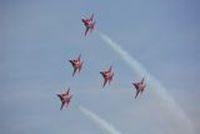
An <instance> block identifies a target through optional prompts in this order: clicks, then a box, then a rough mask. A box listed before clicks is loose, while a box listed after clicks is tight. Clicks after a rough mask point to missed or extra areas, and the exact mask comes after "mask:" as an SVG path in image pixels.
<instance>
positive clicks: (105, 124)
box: [79, 106, 121, 134]
mask: <svg viewBox="0 0 200 134" xmlns="http://www.w3.org/2000/svg"><path fill="white" fill-rule="evenodd" d="M79 109H80V111H81V112H82V113H83V114H84V115H85V116H87V117H88V118H89V119H91V120H92V121H94V122H95V123H96V124H97V125H98V126H99V127H101V128H102V129H103V130H104V131H105V132H107V133H108V134H121V133H120V132H119V131H118V130H116V129H115V128H114V127H113V125H112V124H110V123H108V122H106V121H105V120H104V119H102V118H101V117H99V116H97V115H96V114H95V113H93V112H91V111H89V110H88V109H86V108H85V107H83V106H79Z"/></svg>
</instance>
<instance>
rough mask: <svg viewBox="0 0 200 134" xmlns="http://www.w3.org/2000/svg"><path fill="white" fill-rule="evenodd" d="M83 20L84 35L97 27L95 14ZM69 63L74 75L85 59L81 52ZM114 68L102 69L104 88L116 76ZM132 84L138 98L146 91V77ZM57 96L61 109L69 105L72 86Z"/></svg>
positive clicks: (78, 71)
mask: <svg viewBox="0 0 200 134" xmlns="http://www.w3.org/2000/svg"><path fill="white" fill-rule="evenodd" d="M82 22H83V24H84V26H85V34H84V35H85V36H87V34H88V32H89V31H90V33H91V32H92V31H93V30H94V28H95V24H96V21H95V20H94V14H92V15H91V16H90V17H86V18H82ZM69 63H70V64H71V65H72V67H73V72H72V76H73V77H74V76H75V74H77V73H78V74H79V73H80V72H81V69H82V67H83V63H84V62H83V60H81V54H80V55H79V56H78V57H76V58H73V59H70V60H69ZM112 68H113V67H112V66H110V67H109V68H108V69H106V70H103V71H100V74H101V75H102V77H103V79H104V82H103V85H102V88H104V87H105V86H106V85H107V83H108V84H109V85H110V84H111V82H112V80H113V77H114V71H113V69H112ZM132 84H133V87H134V88H135V90H136V94H135V99H136V98H137V97H138V95H139V94H140V95H142V93H143V92H144V89H145V87H146V84H145V79H144V77H143V78H142V80H141V81H138V82H133V83H132ZM57 96H58V98H59V99H60V101H61V106H60V110H62V109H63V107H64V106H66V107H68V105H69V103H70V102H71V99H72V96H73V95H72V94H71V93H70V88H68V89H67V90H66V91H64V92H63V93H60V94H57Z"/></svg>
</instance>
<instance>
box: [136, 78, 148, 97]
mask: <svg viewBox="0 0 200 134" xmlns="http://www.w3.org/2000/svg"><path fill="white" fill-rule="evenodd" d="M133 86H134V87H135V89H136V94H135V99H136V98H137V96H138V95H139V93H140V95H141V94H142V93H143V91H144V88H145V87H146V85H145V83H144V78H142V80H141V81H140V82H136V83H133Z"/></svg>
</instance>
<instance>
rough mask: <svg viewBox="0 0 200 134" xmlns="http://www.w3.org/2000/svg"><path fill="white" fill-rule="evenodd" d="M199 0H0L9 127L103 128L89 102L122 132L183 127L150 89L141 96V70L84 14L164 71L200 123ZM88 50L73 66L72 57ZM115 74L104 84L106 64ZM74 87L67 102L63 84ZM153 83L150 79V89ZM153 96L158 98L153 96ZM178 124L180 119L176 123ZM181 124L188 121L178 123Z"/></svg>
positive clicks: (151, 133) (23, 130)
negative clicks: (89, 29) (78, 66)
mask: <svg viewBox="0 0 200 134" xmlns="http://www.w3.org/2000/svg"><path fill="white" fill-rule="evenodd" d="M199 4H200V2H199V1H198V0H190V1H189V0H179V1H178V0H177V1H175V0H168V1H164V0H152V1H149V0H126V1H124V0H118V1H116V0H110V1H108V0H101V1H89V0H55V1H53V0H35V1H31V0H1V1H0V64H1V66H0V74H1V75H0V107H1V109H0V113H1V116H0V120H1V122H0V130H1V132H2V133H4V134H12V133H15V134H35V133H39V134H43V133H49V134H55V133H59V134H66V133H67V134H68V133H69V134H89V133H92V134H101V133H102V131H101V129H99V128H98V127H97V126H96V125H95V124H94V123H93V122H91V121H90V120H88V119H87V118H86V117H85V116H84V115H83V114H82V113H81V112H80V111H79V110H78V109H77V106H78V105H83V106H86V107H87V108H88V109H91V110H92V111H93V112H95V113H96V114H97V115H100V117H103V118H104V119H105V120H107V121H108V122H110V123H112V124H113V126H115V128H117V129H118V130H120V132H122V133H123V134H134V133H136V134H146V133H147V132H148V134H160V133H162V134H169V133H171V134H177V131H176V129H175V128H174V127H172V124H173V121H172V120H170V118H167V117H168V116H167V115H166V113H161V112H160V111H158V110H157V109H156V105H157V104H159V102H154V101H153V96H151V93H150V91H148V88H147V89H146V90H147V91H146V92H145V93H144V95H143V96H141V97H139V98H138V99H137V100H135V99H134V94H135V90H134V89H133V88H132V85H131V82H133V81H135V80H138V79H139V78H138V77H137V76H135V74H134V73H133V72H132V71H131V70H130V68H129V67H127V65H126V64H125V63H124V61H123V60H121V59H120V58H119V57H118V56H117V55H116V54H115V53H114V52H113V51H112V50H111V49H109V48H108V47H107V46H106V45H105V42H104V41H102V39H101V38H100V37H99V36H98V35H97V33H96V32H95V31H94V32H93V33H92V34H89V35H88V36H87V37H84V30H85V29H84V26H83V24H82V22H81V18H82V17H84V16H88V15H90V14H92V13H94V14H95V19H96V22H97V23H96V29H95V30H96V31H101V32H104V33H106V34H107V35H108V36H109V37H111V38H112V39H113V40H115V41H116V42H118V43H119V44H120V45H121V46H123V48H124V49H125V50H127V51H128V52H129V53H130V54H131V55H132V56H134V57H135V58H137V60H138V61H140V62H141V63H142V64H143V65H144V66H145V68H146V69H147V70H148V71H149V72H150V73H151V74H152V75H154V76H155V77H156V78H157V79H158V80H160V81H161V82H162V83H163V85H164V86H165V87H166V88H167V91H168V93H169V94H171V95H172V96H173V97H174V99H175V101H176V102H177V103H178V104H180V106H181V107H182V109H183V110H184V111H185V113H186V114H187V115H188V117H189V118H190V119H191V121H192V123H193V125H194V128H195V131H196V133H200V107H199V101H200V99H199V96H200V86H199V80H200V73H199V72H200V62H199V59H200V45H199V44H200V38H199V37H200V9H199ZM80 53H81V54H82V57H83V59H84V63H85V64H84V67H83V70H82V71H81V73H80V75H79V76H75V77H74V78H73V77H72V76H71V74H72V67H71V65H70V64H69V63H68V59H69V58H72V57H76V56H78V55H79V54H80ZM110 65H113V67H114V71H115V78H114V81H113V83H112V84H111V86H106V87H105V88H104V89H102V82H103V79H102V77H101V76H100V74H99V71H101V70H102V69H105V68H108V67H109V66H110ZM67 87H70V88H71V89H72V93H73V94H74V97H73V99H72V103H71V104H70V106H69V108H68V109H63V111H60V110H59V108H60V102H59V99H58V98H57V96H56V94H57V93H59V92H62V91H63V90H64V88H67ZM149 90H150V89H149ZM151 100H152V101H151ZM178 129H179V128H177V130H178ZM178 132H180V131H178Z"/></svg>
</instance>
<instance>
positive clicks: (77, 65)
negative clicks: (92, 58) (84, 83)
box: [69, 55, 83, 76]
mask: <svg viewBox="0 0 200 134" xmlns="http://www.w3.org/2000/svg"><path fill="white" fill-rule="evenodd" d="M69 62H70V63H71V65H72V67H73V68H74V71H73V73H72V76H74V75H75V73H76V72H77V70H78V72H79V73H80V71H81V68H82V66H83V61H81V55H79V56H78V57H77V58H75V59H72V60H69Z"/></svg>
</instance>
